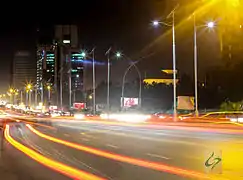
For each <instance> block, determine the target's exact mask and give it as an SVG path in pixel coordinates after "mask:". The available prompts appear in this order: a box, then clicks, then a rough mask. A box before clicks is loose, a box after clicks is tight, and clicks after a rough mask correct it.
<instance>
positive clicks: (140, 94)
mask: <svg viewBox="0 0 243 180" xmlns="http://www.w3.org/2000/svg"><path fill="white" fill-rule="evenodd" d="M122 56H124V57H125V58H126V59H127V60H129V62H131V64H130V65H129V66H128V67H127V69H126V70H125V73H124V75H123V78H122V94H121V107H122V108H123V105H124V89H125V80H126V75H127V73H128V72H129V71H130V69H131V68H132V67H134V68H135V69H136V71H137V73H138V77H139V93H138V99H139V101H138V102H139V107H141V101H142V75H141V72H140V71H139V69H138V67H137V65H136V64H137V63H138V62H140V61H141V60H142V59H144V58H141V59H139V60H138V61H131V59H130V58H128V57H127V56H126V55H124V54H121V53H120V52H117V53H116V57H122Z"/></svg>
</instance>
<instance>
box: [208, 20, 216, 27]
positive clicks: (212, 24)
mask: <svg viewBox="0 0 243 180" xmlns="http://www.w3.org/2000/svg"><path fill="white" fill-rule="evenodd" d="M214 26H215V23H214V22H213V21H210V22H208V23H207V27H208V28H214Z"/></svg>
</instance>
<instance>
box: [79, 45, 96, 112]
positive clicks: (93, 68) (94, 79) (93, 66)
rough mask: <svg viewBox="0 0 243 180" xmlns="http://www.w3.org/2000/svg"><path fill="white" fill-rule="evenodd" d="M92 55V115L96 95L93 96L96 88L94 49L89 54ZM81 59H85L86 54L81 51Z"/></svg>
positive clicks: (94, 110) (94, 108) (94, 109)
mask: <svg viewBox="0 0 243 180" xmlns="http://www.w3.org/2000/svg"><path fill="white" fill-rule="evenodd" d="M91 53H92V86H93V87H92V88H93V98H92V99H93V114H95V112H96V95H95V93H96V92H95V88H96V78H95V47H94V48H93V49H92V51H91V52H90V54H91ZM81 56H82V57H86V56H87V53H86V52H85V51H83V52H82V53H81Z"/></svg>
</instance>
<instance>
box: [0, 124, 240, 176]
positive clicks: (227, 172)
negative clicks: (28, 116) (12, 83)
mask: <svg viewBox="0 0 243 180" xmlns="http://www.w3.org/2000/svg"><path fill="white" fill-rule="evenodd" d="M49 125H50V124H49ZM51 125H52V126H51V127H50V128H47V127H45V126H39V125H35V124H31V126H30V127H31V128H34V130H33V129H31V128H29V127H27V126H26V123H25V122H14V123H11V124H10V128H9V133H10V136H11V137H12V138H13V139H14V140H16V141H17V142H19V143H20V144H22V145H24V146H25V147H28V148H29V149H31V150H34V151H35V152H37V153H38V154H40V155H42V156H44V157H46V158H48V159H51V160H54V161H57V162H60V163H62V164H65V165H67V166H68V167H71V168H74V169H78V170H82V172H87V173H90V174H93V175H95V177H98V178H103V179H115V180H143V179H146V180H147V179H153V180H157V179H158V180H161V179H166V180H167V179H168V180H177V179H178V180H181V179H208V178H211V179H234V180H237V179H243V171H242V167H243V162H241V161H239V159H243V139H242V134H239V133H235V132H234V131H227V132H226V133H225V131H217V130H215V131H214V130H211V131H203V130H202V128H201V129H195V128H194V130H191V129H193V127H187V128H181V127H180V128H178V127H176V126H175V127H174V126H171V128H168V127H166V126H159V128H158V127H156V128H154V126H126V125H122V124H119V125H116V124H108V123H98V122H89V121H55V122H52V124H51ZM35 130H37V133H35V132H34V131H35ZM38 132H39V134H38ZM43 134H44V135H43ZM208 152H216V153H217V152H222V163H221V164H219V169H220V171H219V172H209V170H208V169H207V167H205V161H206V160H207V158H208ZM43 162H44V161H43ZM221 166H222V167H221ZM30 169H31V171H30ZM5 175H6V176H5ZM193 175H195V176H193ZM8 176H9V177H8ZM2 177H4V178H2ZM5 177H6V178H5ZM11 178H12V179H14V178H16V179H61V180H62V179H69V178H68V177H67V174H66V175H63V172H60V171H59V172H57V171H56V170H55V169H54V170H53V169H52V170H51V169H50V168H48V167H47V165H45V164H43V165H42V164H40V163H39V162H37V161H36V160H33V157H32V158H31V157H30V156H29V155H25V154H24V153H23V152H21V151H19V150H17V149H16V148H15V147H14V146H13V145H11V144H10V143H9V142H7V141H5V143H4V151H3V153H2V156H1V163H0V179H10V180H11ZM84 179H85V178H84ZM86 179H87V178H86Z"/></svg>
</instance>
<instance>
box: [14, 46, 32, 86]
mask: <svg viewBox="0 0 243 180" xmlns="http://www.w3.org/2000/svg"><path fill="white" fill-rule="evenodd" d="M34 57H35V56H34V55H33V54H31V53H30V52H29V51H17V52H16V53H15V54H14V58H13V64H12V68H13V69H12V86H13V87H14V88H17V89H22V88H24V87H25V84H26V83H27V82H31V83H35V82H36V67H35V66H36V65H35V61H34Z"/></svg>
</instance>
